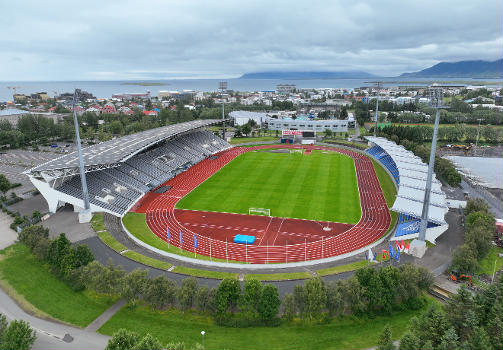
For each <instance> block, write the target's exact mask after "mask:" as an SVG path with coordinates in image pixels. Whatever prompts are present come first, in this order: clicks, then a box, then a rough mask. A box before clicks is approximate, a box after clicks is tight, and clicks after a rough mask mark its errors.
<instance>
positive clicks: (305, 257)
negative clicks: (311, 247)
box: [304, 237, 307, 262]
mask: <svg viewBox="0 0 503 350" xmlns="http://www.w3.org/2000/svg"><path fill="white" fill-rule="evenodd" d="M306 261H307V238H306V237H304V262H306Z"/></svg>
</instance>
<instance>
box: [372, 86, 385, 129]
mask: <svg viewBox="0 0 503 350" xmlns="http://www.w3.org/2000/svg"><path fill="white" fill-rule="evenodd" d="M373 83H374V84H375V86H376V88H377V100H376V120H375V125H374V137H377V120H378V112H379V97H380V92H381V86H382V83H383V82H382V81H374V82H373Z"/></svg>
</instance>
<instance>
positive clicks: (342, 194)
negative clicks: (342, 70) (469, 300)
mask: <svg viewBox="0 0 503 350" xmlns="http://www.w3.org/2000/svg"><path fill="white" fill-rule="evenodd" d="M219 123H221V120H197V121H191V122H186V123H180V124H175V125H170V126H165V127H161V128H157V129H152V130H147V131H143V132H140V133H137V134H133V135H128V136H124V137H120V138H116V139H113V140H110V141H106V142H102V143H100V144H96V145H91V146H88V147H86V148H84V149H83V159H84V165H85V172H86V182H87V187H88V191H89V196H90V205H91V211H92V212H104V213H107V215H112V216H115V217H117V218H123V217H127V218H128V220H129V221H131V220H135V221H136V226H142V225H143V226H144V227H146V228H147V230H149V233H150V234H151V235H155V236H156V237H158V238H159V239H161V240H163V241H164V243H165V244H166V245H167V247H169V249H166V250H161V249H158V248H156V247H153V246H151V245H149V244H147V243H146V242H145V241H144V240H142V239H140V238H138V235H137V234H136V233H135V232H134V230H131V229H129V230H128V229H127V228H126V227H125V226H124V225H123V229H124V230H125V232H126V233H127V234H128V235H129V237H130V238H131V239H132V240H134V241H135V242H136V243H137V244H139V245H141V246H143V247H146V248H148V249H151V250H154V251H155V252H157V253H159V254H162V255H167V256H171V257H173V256H175V257H177V258H179V259H181V260H185V261H189V262H191V263H196V264H203V265H213V266H215V265H219V266H223V264H226V265H227V266H239V267H240V268H247V267H248V266H253V267H255V268H257V267H260V266H267V264H271V263H274V264H276V265H275V267H278V268H279V267H283V266H290V265H291V264H297V265H302V264H312V263H318V262H324V261H332V260H338V259H342V258H345V257H348V256H351V255H355V254H358V253H361V252H366V251H368V249H369V248H370V247H373V246H376V245H377V244H379V243H380V242H382V241H383V240H384V239H386V238H387V237H388V233H390V234H391V237H390V239H391V240H403V239H412V238H415V237H417V234H418V229H419V218H420V216H421V208H422V205H423V204H422V199H423V198H424V189H425V182H426V172H427V166H426V165H425V164H424V163H422V161H421V160H420V159H419V158H417V157H415V156H414V155H413V154H411V153H410V152H408V151H406V150H405V149H403V147H401V146H397V145H396V144H394V143H393V142H390V141H387V140H385V139H382V138H373V137H367V141H368V148H367V149H366V150H357V149H351V148H348V147H344V146H340V147H339V146H337V147H335V146H329V145H324V144H318V145H293V144H268V145H254V146H249V147H233V146H231V145H230V144H228V143H227V142H225V141H223V140H222V139H221V138H219V137H217V136H215V135H214V133H213V132H211V131H209V130H208V128H209V127H211V126H213V125H217V124H219ZM78 165H79V161H78V157H77V154H76V153H71V154H67V155H64V156H62V157H60V158H57V159H54V160H51V161H49V162H47V163H44V164H42V165H39V166H37V167H34V168H32V169H30V170H28V171H26V174H27V175H28V176H29V177H30V180H31V181H32V183H33V184H34V185H35V186H36V187H37V189H38V190H39V191H40V192H41V194H42V195H43V196H44V198H45V199H46V200H47V202H48V204H49V210H50V211H51V212H55V211H56V210H57V209H58V207H60V206H62V205H64V204H66V203H68V204H71V205H73V207H74V210H75V211H79V210H81V209H82V208H83V206H84V205H83V195H82V188H81V180H80V175H79V168H78ZM383 183H386V185H383ZM390 207H391V210H392V211H390ZM447 210H448V209H447V206H446V201H445V194H444V193H443V192H442V190H441V188H440V183H439V182H438V180H436V179H434V184H433V189H432V199H431V204H430V210H429V213H430V214H429V225H428V230H427V239H428V240H429V241H431V242H434V241H435V239H436V237H438V236H439V235H440V234H441V233H443V232H444V231H445V230H446V229H447V225H446V222H445V220H444V215H445V213H446V212H447ZM392 217H395V219H396V220H392ZM121 222H122V221H121ZM175 248H176V249H175ZM177 250H178V251H180V252H184V253H185V254H179V255H176V251H177ZM187 252H189V253H191V254H193V257H192V255H190V257H187ZM198 256H199V257H201V256H205V257H209V259H210V261H208V259H206V260H201V259H197V258H198ZM238 263H239V265H236V264H238ZM243 263H247V264H249V265H245V264H243Z"/></svg>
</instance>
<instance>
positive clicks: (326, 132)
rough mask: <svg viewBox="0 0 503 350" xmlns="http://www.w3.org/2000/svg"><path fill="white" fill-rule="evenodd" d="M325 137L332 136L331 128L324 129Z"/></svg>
mask: <svg viewBox="0 0 503 350" xmlns="http://www.w3.org/2000/svg"><path fill="white" fill-rule="evenodd" d="M325 137H326V138H331V137H332V130H330V129H325Z"/></svg>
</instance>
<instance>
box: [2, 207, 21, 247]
mask: <svg viewBox="0 0 503 350" xmlns="http://www.w3.org/2000/svg"><path fill="white" fill-rule="evenodd" d="M12 221H13V219H12V218H11V217H10V216H9V215H7V214H5V213H4V212H2V211H0V249H4V248H7V247H8V246H10V245H11V244H12V243H14V242H15V241H16V239H17V233H16V232H15V231H14V230H12V229H11V228H10V227H9V226H10V224H11V223H12Z"/></svg>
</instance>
